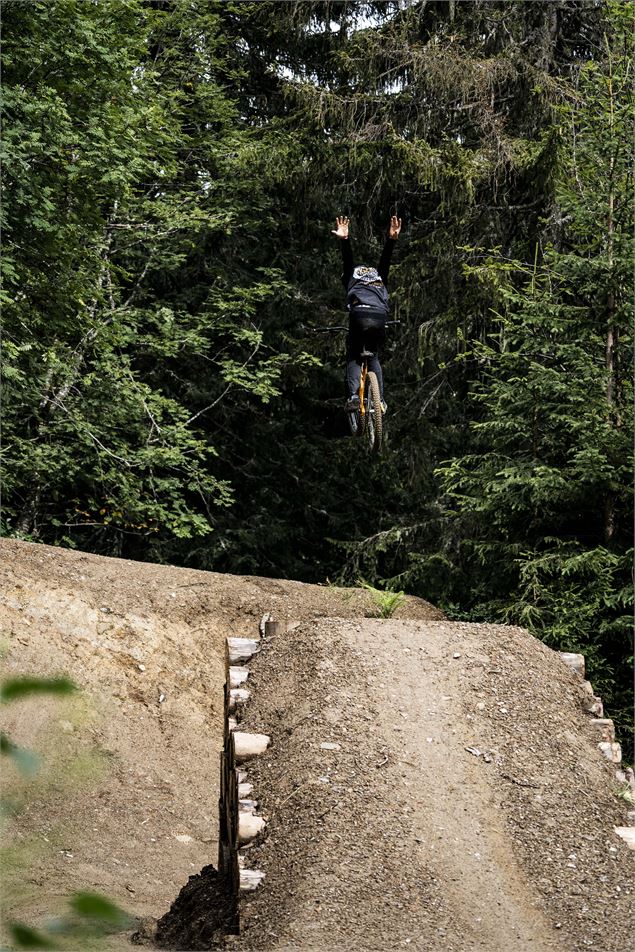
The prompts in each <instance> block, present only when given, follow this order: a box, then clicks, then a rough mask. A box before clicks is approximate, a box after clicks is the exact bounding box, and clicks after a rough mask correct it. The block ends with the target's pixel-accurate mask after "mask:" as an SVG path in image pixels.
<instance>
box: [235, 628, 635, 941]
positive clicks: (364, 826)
mask: <svg viewBox="0 0 635 952" xmlns="http://www.w3.org/2000/svg"><path fill="white" fill-rule="evenodd" d="M252 668H253V675H252V678H251V681H252V684H251V687H252V691H253V692H254V693H253V700H252V701H250V702H249V705H248V707H247V711H246V715H245V720H244V722H243V723H242V724H241V729H247V730H255V731H263V732H265V733H268V734H270V735H271V736H272V738H273V744H272V747H271V748H270V750H269V751H268V752H267V753H266V754H265V755H263V756H262V757H261V758H259V759H258V760H257V761H255V762H254V765H253V767H251V769H250V770H249V780H250V781H251V782H253V783H254V784H255V791H256V795H257V796H258V797H259V799H260V801H261V806H260V811H261V813H262V814H263V815H264V816H266V817H267V819H268V827H267V830H266V833H265V836H264V838H263V839H262V841H261V842H260V843H257V844H256V845H255V846H253V847H252V848H251V849H250V850H249V851H248V865H249V866H250V867H252V868H259V869H261V870H263V871H264V872H265V873H266V876H267V878H266V880H265V885H264V886H262V887H261V888H260V889H259V890H258V892H256V893H254V894H251V895H249V896H248V897H247V898H245V899H244V900H243V903H242V905H243V911H242V921H243V932H242V935H241V936H240V937H238V938H237V939H235V940H233V943H232V948H236V949H240V950H245V952H247V950H249V952H255V950H258V952H269V950H275V952H291V950H302V952H318V950H320V952H345V950H350V949H359V950H364V952H389V950H394V949H401V948H404V949H406V948H408V949H416V950H419V952H468V950H482V952H528V950H531V952H543V950H544V952H546V950H554V952H555V950H560V952H565V950H566V952H583V950H587V949H595V950H596V952H618V950H620V952H623V949H625V948H627V947H629V938H630V937H631V936H632V934H633V929H634V926H635V921H634V911H635V910H634V906H633V879H632V873H633V854H632V853H630V852H629V851H628V849H627V847H626V846H625V844H624V843H623V842H622V841H621V840H620V839H619V838H618V837H617V836H616V835H615V834H614V832H613V826H614V825H620V824H621V823H623V818H624V813H625V811H624V808H623V805H622V804H621V802H620V801H618V800H617V799H616V797H615V795H614V794H615V790H616V787H617V784H616V782H615V779H614V770H611V768H610V766H609V765H608V764H607V763H606V762H605V761H604V760H603V758H602V756H601V755H600V753H599V752H598V750H597V738H596V737H594V735H593V734H592V731H591V728H590V725H589V721H588V717H587V715H585V714H583V713H582V711H581V707H580V700H581V694H580V687H579V684H580V682H579V679H577V677H576V676H574V675H573V674H572V673H571V672H570V671H569V670H568V669H567V668H566V667H565V665H564V664H563V662H562V661H561V660H560V658H559V657H558V656H557V655H556V654H555V653H554V652H552V651H551V650H550V649H548V648H546V647H545V646H544V645H542V644H541V643H539V642H538V641H536V640H535V639H534V638H532V637H531V636H530V635H528V634H527V632H525V631H523V630H522V629H518V628H509V627H503V626H495V625H471V624H456V623H450V622H447V621H444V620H438V621H431V622H423V621H422V622H412V621H400V620H384V621H382V620H371V619H365V620H364V621H363V622H361V623H359V624H355V623H351V621H350V620H348V621H347V620H338V619H324V620H317V621H314V622H310V623H307V624H305V625H303V626H301V627H300V628H299V629H297V630H295V631H293V632H290V633H289V632H288V633H285V634H283V635H280V636H279V637H277V638H276V639H273V640H271V641H270V642H268V643H267V644H266V646H265V648H264V650H263V651H262V652H261V654H260V655H259V656H258V657H257V658H256V659H254V660H253V662H252ZM325 744H326V745H330V747H328V746H327V747H326V748H325V747H324V746H323V745H325ZM333 745H335V747H333ZM250 766H251V765H250Z"/></svg>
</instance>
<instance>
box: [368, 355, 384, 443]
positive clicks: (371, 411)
mask: <svg viewBox="0 0 635 952" xmlns="http://www.w3.org/2000/svg"><path fill="white" fill-rule="evenodd" d="M366 389H367V392H368V402H367V414H366V432H367V435H368V445H369V446H370V449H371V452H372V453H379V450H380V448H381V439H382V436H383V429H384V418H383V413H382V410H381V395H380V393H379V381H378V380H377V375H376V374H375V373H373V371H372V370H369V371H368V374H367V377H366Z"/></svg>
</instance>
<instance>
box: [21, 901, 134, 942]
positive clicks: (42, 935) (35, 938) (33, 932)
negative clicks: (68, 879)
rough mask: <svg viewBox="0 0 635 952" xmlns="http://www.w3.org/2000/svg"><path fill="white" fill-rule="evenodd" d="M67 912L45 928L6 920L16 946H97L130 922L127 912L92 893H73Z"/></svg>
mask: <svg viewBox="0 0 635 952" xmlns="http://www.w3.org/2000/svg"><path fill="white" fill-rule="evenodd" d="M68 906H69V912H68V913H66V914H65V915H63V916H61V917H59V918H58V919H56V920H55V922H54V923H52V924H51V925H50V926H48V927H47V928H46V929H44V930H37V929H33V928H31V927H30V926H27V925H24V923H21V922H9V923H8V927H9V932H10V934H11V938H12V939H13V942H14V944H15V947H16V948H17V949H60V950H61V949H69V948H76V949H86V948H91V949H95V948H99V947H100V945H101V940H103V939H104V937H105V936H107V935H108V934H109V933H112V932H123V931H124V930H126V929H129V928H130V927H131V925H132V921H133V920H132V919H131V917H130V916H129V915H128V913H126V912H124V911H123V909H121V908H120V907H119V906H117V905H115V903H113V902H111V901H110V899H108V898H106V897H105V896H102V895H101V894H100V893H95V892H76V893H73V894H72V896H71V897H70V899H69V900H68Z"/></svg>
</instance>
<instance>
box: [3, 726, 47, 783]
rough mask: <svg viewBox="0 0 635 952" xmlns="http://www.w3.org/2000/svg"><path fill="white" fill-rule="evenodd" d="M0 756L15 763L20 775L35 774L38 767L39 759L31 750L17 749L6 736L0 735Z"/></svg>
mask: <svg viewBox="0 0 635 952" xmlns="http://www.w3.org/2000/svg"><path fill="white" fill-rule="evenodd" d="M0 754H4V755H5V756H7V757H11V759H12V760H13V761H15V763H16V765H17V767H18V768H19V770H20V771H21V773H23V774H26V775H27V776H30V775H32V774H34V773H36V772H37V769H38V767H39V766H40V759H39V757H38V756H37V754H34V753H33V751H32V750H27V748H26V747H18V745H17V744H14V743H13V741H12V740H11V739H10V738H9V737H7V735H6V734H0Z"/></svg>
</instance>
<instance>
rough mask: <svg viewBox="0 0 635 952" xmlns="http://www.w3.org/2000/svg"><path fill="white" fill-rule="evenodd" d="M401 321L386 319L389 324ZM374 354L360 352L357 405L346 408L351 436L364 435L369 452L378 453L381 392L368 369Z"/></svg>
mask: <svg viewBox="0 0 635 952" xmlns="http://www.w3.org/2000/svg"><path fill="white" fill-rule="evenodd" d="M400 323H401V321H386V327H388V326H389V325H394V324H400ZM314 330H316V331H348V327H345V326H344V325H343V324H338V325H335V326H333V327H316V328H314ZM374 356H375V354H374V351H371V350H368V349H367V348H366V347H364V350H363V351H362V352H361V354H360V358H361V361H362V363H361V374H360V378H359V389H358V391H357V393H358V396H359V406H358V407H356V408H348V407H347V408H346V415H347V417H348V425H349V428H350V431H351V436H360V437H362V438H363V437H365V438H366V441H367V443H368V447H369V449H370V451H371V453H379V451H380V449H381V444H382V439H383V436H384V412H383V410H382V406H381V393H380V390H379V381H378V379H377V374H376V373H375V372H374V371H372V370H369V369H368V362H369V361H370V360H371V359H372V358H373V357H374Z"/></svg>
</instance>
